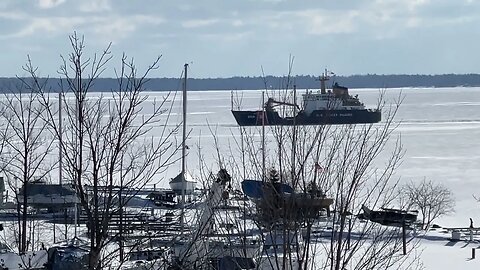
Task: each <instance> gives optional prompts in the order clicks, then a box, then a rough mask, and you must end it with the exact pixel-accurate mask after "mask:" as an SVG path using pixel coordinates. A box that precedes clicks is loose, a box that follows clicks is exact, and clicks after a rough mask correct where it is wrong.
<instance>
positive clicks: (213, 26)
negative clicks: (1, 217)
mask: <svg viewBox="0 0 480 270" xmlns="http://www.w3.org/2000/svg"><path fill="white" fill-rule="evenodd" d="M73 31H77V33H79V34H80V35H83V36H84V37H85V42H86V45H87V52H88V54H89V55H91V53H93V52H99V51H101V50H102V49H104V48H105V47H106V46H107V44H108V43H109V42H112V44H113V45H112V46H113V47H112V53H113V54H114V56H115V58H114V59H113V62H112V66H118V63H119V60H120V57H121V54H122V52H125V53H127V55H128V56H130V57H133V58H134V59H135V60H136V63H137V66H138V68H139V70H143V69H144V68H145V67H146V66H148V64H149V63H150V62H151V61H152V60H153V59H154V58H155V57H156V56H158V55H162V60H161V62H160V69H159V70H157V71H155V72H154V73H152V76H153V77H178V76H180V73H181V70H182V67H183V64H184V63H186V62H187V63H191V65H190V71H189V72H190V75H191V76H192V77H197V78H205V77H230V76H235V75H240V76H260V75H261V74H262V71H261V69H262V67H263V69H264V71H265V73H266V74H272V75H283V74H286V73H287V72H288V62H289V61H288V59H289V56H290V55H292V56H293V57H294V67H293V73H294V74H305V75H307V74H311V75H318V74H320V73H321V71H322V70H323V69H325V68H328V69H330V70H332V71H334V72H335V73H336V74H338V75H351V74H367V73H377V74H397V73H402V74H417V73H421V74H442V73H480V42H479V40H480V1H478V0H401V1H400V0H398V1H394V0H348V1H347V0H334V1H333V0H328V1H323V0H290V1H287V0H188V1H186V0H147V1H141V0H137V1H131V0H0V51H1V54H0V55H1V56H0V76H14V75H24V72H23V71H22V68H21V67H22V65H23V64H24V63H25V61H26V59H27V55H30V57H31V58H32V61H33V63H34V64H35V65H36V66H38V67H39V72H40V74H41V75H42V76H47V75H48V76H58V75H57V73H56V71H57V70H58V67H59V66H60V63H61V58H60V55H66V54H67V53H68V52H69V41H68V35H70V34H72V33H73ZM113 74H114V73H113V71H112V69H109V70H108V71H106V73H105V74H104V77H110V76H113Z"/></svg>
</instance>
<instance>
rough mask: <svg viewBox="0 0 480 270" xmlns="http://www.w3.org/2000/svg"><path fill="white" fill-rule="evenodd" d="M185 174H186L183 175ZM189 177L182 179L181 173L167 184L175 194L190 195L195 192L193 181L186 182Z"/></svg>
mask: <svg viewBox="0 0 480 270" xmlns="http://www.w3.org/2000/svg"><path fill="white" fill-rule="evenodd" d="M185 174H186V173H185ZM188 178H189V176H187V177H182V173H180V174H178V175H177V176H176V177H175V178H173V179H172V180H171V181H170V182H169V184H170V188H171V189H172V190H173V191H174V192H175V193H176V194H177V195H182V189H183V195H192V194H193V191H194V190H195V184H196V182H195V181H192V180H188Z"/></svg>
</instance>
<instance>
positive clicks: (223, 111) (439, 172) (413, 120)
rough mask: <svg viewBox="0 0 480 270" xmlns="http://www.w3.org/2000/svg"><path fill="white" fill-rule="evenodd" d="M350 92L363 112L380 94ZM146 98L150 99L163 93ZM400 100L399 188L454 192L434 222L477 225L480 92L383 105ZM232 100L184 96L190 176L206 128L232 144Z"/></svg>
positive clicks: (408, 93) (253, 104) (248, 103)
mask: <svg viewBox="0 0 480 270" xmlns="http://www.w3.org/2000/svg"><path fill="white" fill-rule="evenodd" d="M299 91H302V90H299ZM350 92H351V93H352V94H354V95H355V94H358V95H359V98H360V100H361V101H363V102H364V103H365V105H366V106H367V107H374V106H375V104H376V101H377V98H378V96H379V93H380V90H379V89H351V90H350ZM147 94H148V95H149V96H150V97H151V98H154V97H155V96H161V95H163V94H164V93H161V92H149V93H147ZM400 94H401V95H402V96H403V102H402V104H401V106H400V110H399V112H398V114H397V116H396V118H395V122H397V123H400V126H399V127H398V128H397V130H396V134H399V135H400V136H401V139H402V144H403V147H404V149H405V156H404V159H403V163H402V165H401V166H400V168H399V169H398V171H397V173H396V175H395V177H400V179H401V180H400V181H401V182H400V183H402V182H406V181H410V180H413V181H420V180H422V179H423V178H424V177H425V178H427V179H432V180H434V181H436V182H441V183H443V184H445V185H446V186H447V187H448V188H450V189H451V190H452V191H453V193H454V196H455V199H456V213H455V214H453V215H451V216H446V217H443V218H441V219H440V220H438V223H439V224H441V225H442V226H468V225H469V217H472V218H473V219H474V220H478V222H479V223H480V211H479V210H480V204H479V203H477V201H476V200H475V198H474V197H473V196H474V195H478V196H480V182H479V181H478V180H479V176H480V166H479V165H480V88H425V89H423V88H407V89H388V90H387V91H386V99H387V101H390V102H394V100H396V99H398V97H399V95H400ZM237 95H241V96H242V97H243V98H242V108H245V109H248V108H251V109H255V108H260V106H261V96H262V91H239V92H237ZM230 97H231V92H230V91H192V92H189V93H188V106H187V107H188V109H187V111H188V114H187V115H188V116H187V123H188V127H189V129H191V133H190V137H189V139H188V142H187V144H188V145H189V146H190V151H191V153H189V156H188V164H189V165H188V168H189V170H190V171H192V172H193V173H194V172H195V171H196V169H198V165H197V164H198V156H197V155H196V154H195V153H192V152H195V151H196V150H193V149H194V148H195V145H198V142H199V141H200V144H201V145H202V147H203V148H204V149H209V146H211V145H213V139H212V135H211V132H210V131H209V127H208V126H209V125H210V127H211V129H213V130H215V133H216V137H217V139H218V141H219V144H220V145H221V146H222V145H223V146H224V147H225V148H226V145H228V143H229V142H231V141H232V134H236V133H238V128H237V126H236V122H235V119H234V118H233V116H232V114H231V113H230V108H231V101H230ZM180 101H181V96H177V102H176V103H175V106H174V109H173V111H174V114H175V115H174V118H173V119H174V121H173V122H176V121H178V122H180V121H181V107H180V103H181V102H180ZM299 101H300V97H299ZM180 135H181V134H179V136H180ZM192 146H193V147H192ZM206 152H207V153H206V155H205V156H206V158H207V159H209V158H211V159H212V161H213V159H214V156H215V153H208V150H207V151H206ZM179 170H180V164H178V166H172V167H171V168H170V169H169V170H168V172H167V176H166V177H165V179H164V180H162V181H161V182H160V185H162V186H167V183H168V179H169V177H173V176H175V175H176V174H177V173H178V171H179Z"/></svg>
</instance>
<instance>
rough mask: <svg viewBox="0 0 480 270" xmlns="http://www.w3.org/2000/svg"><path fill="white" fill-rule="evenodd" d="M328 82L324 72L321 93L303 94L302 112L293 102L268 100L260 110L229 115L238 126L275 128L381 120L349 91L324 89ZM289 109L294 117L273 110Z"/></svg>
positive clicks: (362, 122)
mask: <svg viewBox="0 0 480 270" xmlns="http://www.w3.org/2000/svg"><path fill="white" fill-rule="evenodd" d="M328 80H329V76H328V75H327V71H325V73H324V74H323V75H322V76H321V77H320V90H319V91H312V90H307V91H306V93H305V94H303V103H302V108H300V107H299V106H298V105H297V104H296V101H295V103H288V102H282V101H276V100H274V99H273V98H269V99H268V100H267V102H265V104H264V105H263V108H262V109H261V110H255V111H242V110H234V109H233V107H232V114H233V116H234V117H235V120H236V121H237V123H238V125H240V126H263V125H265V126H276V125H284V126H290V125H338V124H369V123H377V122H380V120H381V119H382V114H381V111H380V110H379V109H367V108H365V105H364V104H363V103H362V102H360V100H359V99H358V95H356V96H352V95H350V94H349V93H348V88H347V87H344V86H340V85H339V84H338V83H334V84H333V86H332V88H331V89H328V90H327V89H326V81H328ZM280 105H283V106H291V107H292V110H293V112H294V113H293V116H284V117H283V116H280V114H279V113H278V111H276V110H275V107H276V106H280Z"/></svg>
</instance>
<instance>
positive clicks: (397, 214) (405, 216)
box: [359, 205, 418, 227]
mask: <svg viewBox="0 0 480 270" xmlns="http://www.w3.org/2000/svg"><path fill="white" fill-rule="evenodd" d="M362 210H363V213H361V214H360V215H359V217H360V218H363V219H368V220H370V221H372V222H376V223H379V224H382V225H386V226H397V227H400V226H403V225H404V224H405V225H406V226H409V225H411V224H413V223H414V222H415V221H417V215H418V212H417V211H405V210H401V209H392V208H382V210H371V209H369V208H368V207H366V206H365V205H362Z"/></svg>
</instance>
